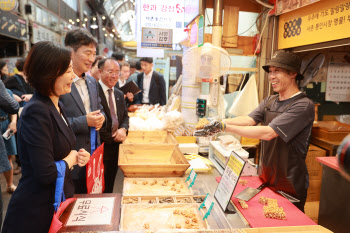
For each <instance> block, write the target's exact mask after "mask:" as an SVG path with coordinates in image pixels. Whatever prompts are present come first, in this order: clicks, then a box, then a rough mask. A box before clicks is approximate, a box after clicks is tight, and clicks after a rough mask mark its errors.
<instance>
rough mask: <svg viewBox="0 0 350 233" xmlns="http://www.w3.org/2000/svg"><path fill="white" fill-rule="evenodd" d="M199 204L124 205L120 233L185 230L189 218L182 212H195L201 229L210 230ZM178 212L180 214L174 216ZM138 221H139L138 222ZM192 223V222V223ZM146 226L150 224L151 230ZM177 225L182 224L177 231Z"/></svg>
mask: <svg viewBox="0 0 350 233" xmlns="http://www.w3.org/2000/svg"><path fill="white" fill-rule="evenodd" d="M198 208H199V204H168V203H167V204H155V205H149V204H138V205H122V211H121V218H120V229H119V230H120V231H140V230H146V231H147V232H158V231H159V230H181V229H185V226H186V225H187V224H185V221H186V219H189V220H192V218H187V217H185V216H184V215H183V214H181V212H187V213H189V212H190V211H193V213H194V214H195V218H196V219H197V220H198V223H196V224H198V225H199V229H198V230H201V229H203V230H204V229H209V228H210V227H209V224H208V221H207V220H204V221H203V216H204V211H203V209H201V210H200V211H199V210H198ZM175 210H177V211H179V212H180V213H179V214H174V211H175ZM136 219H137V220H136ZM190 222H191V223H192V221H190ZM145 224H149V228H148V229H145V227H144V226H145ZM176 224H180V225H181V228H180V229H177V228H176Z"/></svg>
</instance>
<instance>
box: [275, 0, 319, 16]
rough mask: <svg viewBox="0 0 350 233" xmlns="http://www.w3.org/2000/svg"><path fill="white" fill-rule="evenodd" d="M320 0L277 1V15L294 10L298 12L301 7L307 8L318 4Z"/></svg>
mask: <svg viewBox="0 0 350 233" xmlns="http://www.w3.org/2000/svg"><path fill="white" fill-rule="evenodd" d="M318 1H320V0H294V1H286V0H277V1H276V5H277V7H276V15H279V14H283V13H286V12H289V11H292V10H296V9H298V8H300V7H303V6H307V5H309V4H311V3H314V2H318Z"/></svg>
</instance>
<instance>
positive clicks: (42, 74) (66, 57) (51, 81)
mask: <svg viewBox="0 0 350 233" xmlns="http://www.w3.org/2000/svg"><path fill="white" fill-rule="evenodd" d="M71 54H72V50H71V49H70V48H67V47H63V46H60V45H59V44H56V43H53V42H51V41H41V42H38V43H36V44H35V45H34V46H33V47H32V48H31V50H30V51H29V54H28V57H27V59H26V62H25V63H24V74H25V75H26V76H27V79H28V82H29V84H30V85H31V86H32V87H33V88H34V89H35V90H36V91H37V92H39V93H40V94H42V95H45V96H50V95H52V94H55V95H56V93H55V88H54V86H55V82H56V79H57V78H58V77H60V76H61V75H63V74H64V73H65V72H66V71H67V70H68V67H69V65H70V62H71Z"/></svg>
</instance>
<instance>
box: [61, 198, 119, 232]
mask: <svg viewBox="0 0 350 233" xmlns="http://www.w3.org/2000/svg"><path fill="white" fill-rule="evenodd" d="M74 197H75V198H77V200H76V201H74V202H72V203H71V204H70V205H69V206H68V207H67V209H66V210H65V211H64V212H63V214H62V215H61V217H60V219H59V220H60V221H61V222H62V224H63V225H62V228H61V229H60V231H59V232H94V231H96V232H107V231H118V230H119V222H120V202H121V194H120V193H113V194H76V195H74Z"/></svg>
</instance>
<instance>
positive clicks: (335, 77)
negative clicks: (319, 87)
mask: <svg viewBox="0 0 350 233" xmlns="http://www.w3.org/2000/svg"><path fill="white" fill-rule="evenodd" d="M326 101H333V102H350V53H349V52H332V53H329V63H328V73H327V88H326Z"/></svg>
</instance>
